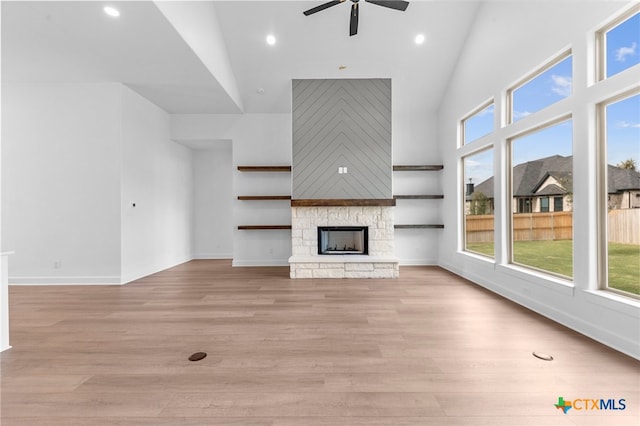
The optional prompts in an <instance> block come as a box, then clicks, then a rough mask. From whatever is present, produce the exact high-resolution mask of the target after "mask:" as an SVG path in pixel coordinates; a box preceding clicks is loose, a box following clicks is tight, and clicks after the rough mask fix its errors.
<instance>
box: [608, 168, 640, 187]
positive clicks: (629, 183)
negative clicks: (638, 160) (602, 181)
mask: <svg viewBox="0 0 640 426" xmlns="http://www.w3.org/2000/svg"><path fill="white" fill-rule="evenodd" d="M607 175H608V176H607V192H608V193H609V194H614V193H616V192H622V191H625V190H630V189H640V173H638V172H637V171H635V170H629V169H621V168H620V167H616V166H612V165H611V164H609V165H608V167H607Z"/></svg>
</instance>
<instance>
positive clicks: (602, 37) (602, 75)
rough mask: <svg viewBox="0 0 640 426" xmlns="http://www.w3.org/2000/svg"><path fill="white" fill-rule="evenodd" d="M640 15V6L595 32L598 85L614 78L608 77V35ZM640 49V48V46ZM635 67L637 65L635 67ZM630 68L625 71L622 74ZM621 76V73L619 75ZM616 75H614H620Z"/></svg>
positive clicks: (634, 7) (632, 8)
mask: <svg viewBox="0 0 640 426" xmlns="http://www.w3.org/2000/svg"><path fill="white" fill-rule="evenodd" d="M638 13H640V4H637V5H635V6H633V7H631V8H630V9H629V10H627V11H625V12H624V13H622V14H620V15H619V16H618V17H616V18H615V19H612V20H611V21H609V22H608V23H607V24H606V25H604V26H603V27H601V28H600V29H599V30H598V31H596V32H595V53H596V54H595V60H596V63H595V70H596V83H598V82H601V81H604V80H606V79H608V78H611V77H613V76H609V77H607V33H608V32H609V31H611V30H613V29H614V28H616V27H618V26H619V25H621V24H623V23H625V22H626V21H627V20H628V19H630V18H632V17H633V16H635V15H636V14H638ZM639 47H640V46H639ZM634 66H635V65H634ZM627 69H629V68H626V69H624V70H623V71H622V72H624V71H626V70H627ZM618 74H620V73H618ZM618 74H614V75H618Z"/></svg>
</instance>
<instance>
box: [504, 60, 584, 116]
mask: <svg viewBox="0 0 640 426" xmlns="http://www.w3.org/2000/svg"><path fill="white" fill-rule="evenodd" d="M570 56H573V49H572V48H567V49H564V50H562V51H561V52H560V53H559V54H557V55H555V56H554V57H553V58H552V59H550V60H549V61H547V62H546V63H544V64H543V65H542V66H540V67H538V68H536V69H535V70H533V71H532V72H531V73H529V74H527V75H526V76H525V77H523V78H522V79H520V80H518V81H517V82H516V83H514V84H512V85H510V86H509V87H508V88H507V91H506V119H507V125H511V124H514V123H515V121H514V114H513V94H514V92H515V91H516V90H518V89H520V88H521V87H523V86H525V85H526V84H528V83H530V82H531V81H533V80H535V79H536V78H537V77H539V76H540V75H541V74H543V73H545V72H546V71H548V70H550V69H551V68H553V67H554V66H556V65H558V64H559V63H560V62H562V61H564V60H565V59H567V58H568V57H570ZM571 70H572V75H571V77H572V78H573V63H572V65H571ZM571 96H573V88H572V90H571V94H570V95H569V96H567V98H570V97H571ZM567 98H563V99H567ZM556 103H557V102H554V103H552V104H550V105H547V106H545V107H543V108H542V109H539V110H538V111H535V112H533V113H532V114H536V113H538V112H540V111H543V110H545V109H547V108H549V107H550V106H551V105H555V104H556Z"/></svg>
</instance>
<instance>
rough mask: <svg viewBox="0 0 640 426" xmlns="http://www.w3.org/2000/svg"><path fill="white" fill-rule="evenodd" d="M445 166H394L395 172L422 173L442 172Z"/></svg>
mask: <svg viewBox="0 0 640 426" xmlns="http://www.w3.org/2000/svg"><path fill="white" fill-rule="evenodd" d="M443 168H444V166H443V165H442V164H434V165H425V164H423V165H407V166H393V171H394V172H421V171H434V170H442V169H443Z"/></svg>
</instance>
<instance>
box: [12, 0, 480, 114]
mask: <svg viewBox="0 0 640 426" xmlns="http://www.w3.org/2000/svg"><path fill="white" fill-rule="evenodd" d="M324 1H326V0H319V1H216V2H214V3H215V8H216V11H217V15H218V21H219V25H220V27H221V30H222V35H223V37H224V40H225V43H226V46H227V51H228V55H229V59H230V62H231V66H232V69H233V73H234V75H235V79H236V82H237V85H238V89H239V91H240V94H241V97H242V103H243V106H244V111H245V112H250V113H256V112H264V113H277V112H289V111H290V110H291V107H290V104H291V79H298V78H299V79H302V78H374V77H375V78H393V79H396V80H397V79H402V80H403V81H411V85H412V86H411V90H412V93H415V94H416V96H419V97H420V98H421V99H422V100H423V101H424V102H425V103H426V108H437V106H438V105H439V103H440V100H441V97H442V94H443V92H444V90H445V89H446V86H447V83H448V80H449V76H450V75H451V73H452V71H453V69H454V68H455V64H456V61H457V58H458V54H459V52H460V50H461V48H462V47H463V45H464V42H465V38H466V36H467V33H468V31H469V28H470V26H471V25H472V22H473V19H474V16H475V12H476V9H477V7H478V2H477V1H472V0H469V1H451V0H431V1H411V2H410V3H411V4H410V5H409V7H408V9H407V10H406V11H405V12H399V11H396V10H391V9H388V8H384V7H380V6H376V5H373V4H371V3H365V2H364V1H361V2H360V25H359V29H358V35H357V36H354V37H349V35H348V27H349V13H350V5H351V3H350V2H349V1H347V2H345V3H344V4H340V5H337V6H335V7H332V8H330V9H327V10H325V11H322V12H319V13H316V14H314V15H311V16H304V15H303V14H302V12H303V11H304V10H307V9H309V8H311V7H314V6H316V5H319V4H321V3H323V2H324ZM181 3H182V4H184V3H187V2H181ZM110 4H114V5H116V7H117V8H119V9H120V12H121V16H120V17H119V18H117V19H114V18H111V17H109V16H107V15H105V14H104V13H103V12H102V8H103V6H104V5H105V3H103V2H100V1H76V2H49V1H46V2H7V1H3V2H2V80H3V84H6V83H42V82H44V83H59V82H64V83H75V82H122V83H124V84H126V85H127V86H129V87H131V88H132V89H133V90H135V91H137V92H138V93H140V94H141V95H142V96H145V97H146V98H148V99H149V100H151V101H152V102H154V103H156V104H157V105H159V106H160V107H162V108H163V109H165V110H166V111H168V112H170V113H238V112H240V110H239V109H238V107H237V106H236V104H235V103H234V102H233V100H232V99H231V98H230V96H229V95H228V94H227V93H226V92H225V91H224V89H223V87H222V86H221V85H220V84H219V83H218V82H217V80H216V79H215V78H214V77H213V76H212V75H211V73H210V72H209V70H208V69H207V67H206V66H204V65H203V63H202V61H201V60H200V59H199V58H198V56H197V55H196V54H195V53H194V52H193V50H192V49H191V48H190V47H189V45H187V43H186V42H185V41H184V40H183V39H182V37H181V36H180V35H179V34H178V32H177V31H176V30H175V29H174V28H173V27H172V25H171V24H170V23H169V21H168V20H167V19H166V18H165V17H164V15H163V14H162V13H161V12H160V11H159V10H158V8H157V7H156V5H155V4H154V3H153V2H150V1H140V2H137V1H136V2H110ZM269 33H271V34H274V35H275V36H276V37H277V43H276V45H275V46H268V45H267V44H266V42H265V37H266V35H267V34H269ZM418 33H423V34H424V35H425V36H426V41H425V43H424V44H422V45H416V44H415V43H414V41H413V40H414V37H415V36H416V34H418ZM341 65H343V66H346V67H347V68H346V69H344V70H339V69H338V67H339V66H341ZM258 89H263V90H264V93H263V94H259V93H258Z"/></svg>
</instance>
